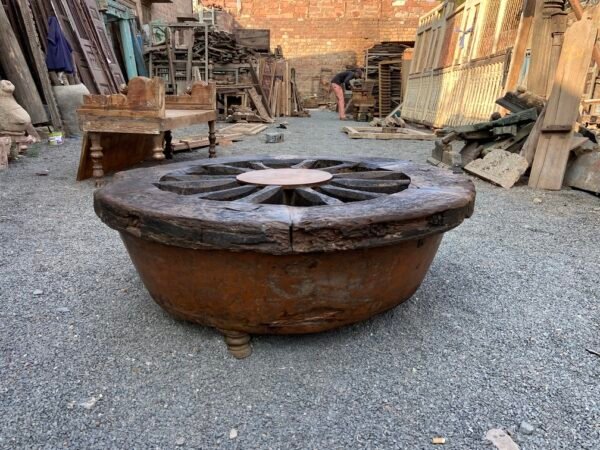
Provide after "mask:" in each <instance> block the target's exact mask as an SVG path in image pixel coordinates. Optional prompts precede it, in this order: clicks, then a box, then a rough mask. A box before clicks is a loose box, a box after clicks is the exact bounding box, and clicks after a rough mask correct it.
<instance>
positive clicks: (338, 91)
mask: <svg viewBox="0 0 600 450" xmlns="http://www.w3.org/2000/svg"><path fill="white" fill-rule="evenodd" d="M362 75H363V71H362V70H361V69H354V70H346V71H344V72H340V73H338V74H337V75H336V76H335V77H333V80H331V89H332V90H333V92H334V94H335V97H336V98H337V106H338V114H339V115H340V120H346V103H345V101H344V89H348V90H350V89H351V86H350V81H352V80H354V79H355V78H361V77H362Z"/></svg>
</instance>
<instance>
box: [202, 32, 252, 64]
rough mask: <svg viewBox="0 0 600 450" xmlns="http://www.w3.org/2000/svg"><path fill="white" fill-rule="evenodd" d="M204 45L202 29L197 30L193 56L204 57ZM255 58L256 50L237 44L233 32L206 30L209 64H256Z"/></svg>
mask: <svg viewBox="0 0 600 450" xmlns="http://www.w3.org/2000/svg"><path fill="white" fill-rule="evenodd" d="M206 45H207V44H206V40H205V38H204V31H202V30H197V31H196V33H195V36H194V46H193V53H194V57H195V58H202V59H203V58H204V52H205V47H206ZM257 59H258V54H257V52H256V51H255V50H253V49H251V48H249V47H246V46H244V45H240V44H238V43H237V42H236V40H235V37H234V35H233V34H231V33H227V32H225V31H209V32H208V62H209V64H217V65H223V64H250V63H253V64H256V61H257Z"/></svg>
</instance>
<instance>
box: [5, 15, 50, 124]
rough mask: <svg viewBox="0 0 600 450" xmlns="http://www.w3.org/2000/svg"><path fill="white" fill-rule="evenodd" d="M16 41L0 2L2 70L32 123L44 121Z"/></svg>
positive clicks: (28, 72)
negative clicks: (12, 85)
mask: <svg viewBox="0 0 600 450" xmlns="http://www.w3.org/2000/svg"><path fill="white" fill-rule="evenodd" d="M18 42H19V41H18V40H17V37H16V36H15V33H14V31H13V29H12V27H11V24H10V22H9V20H8V17H7V15H6V11H5V10H4V7H3V6H2V5H1V4H0V64H1V65H2V70H3V71H4V73H5V74H6V76H7V78H8V80H10V81H11V82H12V83H13V84H14V85H15V87H16V89H15V98H16V100H17V102H18V103H19V104H20V105H21V106H23V108H25V110H26V111H27V112H28V113H29V115H30V116H31V121H32V123H34V124H41V123H46V122H48V115H47V114H46V110H45V109H44V104H43V102H42V98H41V97H40V95H39V93H38V91H37V87H36V85H35V81H34V80H33V77H32V76H31V72H30V71H29V67H28V66H27V61H26V60H25V56H24V55H23V51H22V49H21V47H20V46H19V43H18Z"/></svg>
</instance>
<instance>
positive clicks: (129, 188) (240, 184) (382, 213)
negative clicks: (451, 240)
mask: <svg viewBox="0 0 600 450" xmlns="http://www.w3.org/2000/svg"><path fill="white" fill-rule="evenodd" d="M257 168H258V169H257ZM272 168H276V169H279V168H285V170H286V171H288V172H294V173H292V175H294V177H295V178H294V177H285V179H283V178H281V177H280V175H286V173H287V172H285V171H279V172H278V171H277V170H275V171H272V170H271V169H272ZM289 168H292V170H289ZM305 168H306V169H319V171H324V172H325V173H324V174H323V173H320V174H318V173H316V171H312V172H310V171H306V172H302V170H304V169H305ZM255 169H257V170H262V171H264V173H253V172H252V170H255ZM296 172H299V173H296ZM317 175H318V176H319V177H318V179H316V178H315V179H314V180H313V179H312V178H311V177H313V176H314V177H316V176H317ZM236 177H237V178H236ZM278 177H279V178H278ZM292 178H293V180H292ZM256 180H258V181H256ZM265 180H266V181H265ZM272 180H279V181H276V182H275V184H273V185H272V184H270V183H271V182H272ZM290 180H292V181H293V183H292V181H290ZM253 182H256V185H254V184H252V183H253ZM284 182H285V183H286V184H283V183H284ZM288 182H289V183H292V184H296V185H297V186H292V185H291V184H290V185H288V184H289V183H288ZM248 183H250V184H248ZM307 185H308V186H310V187H306V186H307ZM474 199H475V191H474V188H473V185H472V183H471V182H470V181H468V180H466V179H464V178H462V177H457V176H455V175H452V174H450V173H448V172H445V171H441V170H439V169H436V168H431V167H428V166H420V165H416V164H413V163H409V162H402V161H396V160H377V159H369V160H362V159H356V160H353V159H349V158H346V159H345V160H343V161H331V160H328V159H311V160H303V159H302V158H294V157H283V158H276V157H253V158H248V157H246V158H243V157H242V158H231V159H226V158H222V159H216V160H206V161H196V162H192V163H185V164H178V165H172V166H170V167H169V166H167V167H163V168H153V169H142V170H134V171H129V172H127V173H122V174H119V175H117V176H116V177H115V180H114V181H113V183H111V184H109V185H107V186H106V187H105V188H103V189H100V190H99V191H97V192H96V195H95V208H96V212H97V214H98V215H99V216H100V218H101V219H102V220H103V221H104V222H105V223H106V224H107V225H109V226H110V227H112V228H114V229H116V230H118V231H119V233H120V235H121V238H122V240H123V242H124V243H125V247H126V248H127V251H128V253H129V255H130V257H131V259H132V261H133V263H134V265H135V267H136V269H137V271H138V273H139V275H140V277H141V279H142V281H143V283H144V285H145V286H146V288H147V289H148V291H149V293H150V295H151V296H152V298H153V299H154V300H155V301H156V303H158V304H159V305H160V306H161V307H162V308H163V309H165V310H166V311H167V312H168V313H170V314H172V315H173V316H175V317H178V318H180V319H183V320H187V321H191V322H195V323H198V324H202V325H206V326H210V327H214V328H217V329H218V330H220V331H221V332H222V333H223V334H224V336H225V342H226V343H227V346H228V349H229V351H230V353H231V354H232V355H233V356H235V357H237V358H244V357H246V356H248V355H249V354H250V353H251V347H250V335H251V334H302V333H315V332H320V331H325V330H330V329H334V328H337V327H340V326H343V325H347V324H351V323H354V322H358V321H361V320H365V319H368V318H369V317H372V316H373V315H376V314H379V313H381V312H384V311H386V310H389V309H391V308H394V307H395V306H397V305H399V304H400V303H402V302H404V301H405V300H407V299H409V298H410V297H411V296H412V295H413V294H414V292H415V291H416V290H417V289H418V288H419V286H420V284H421V282H422V281H423V279H424V277H425V275H426V274H427V271H428V269H429V267H430V265H431V262H432V261H433V258H434V257H435V254H436V252H437V249H438V247H439V245H440V242H441V240H442V236H443V234H444V233H445V232H446V231H448V230H450V229H452V228H454V227H456V226H458V225H459V224H460V223H461V222H462V221H463V219H464V218H465V217H469V216H470V214H471V213H472V210H473V203H474Z"/></svg>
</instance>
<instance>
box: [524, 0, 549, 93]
mask: <svg viewBox="0 0 600 450" xmlns="http://www.w3.org/2000/svg"><path fill="white" fill-rule="evenodd" d="M544 3H545V2H544V0H536V4H535V13H534V18H533V24H532V31H531V48H532V49H535V51H533V52H532V54H531V63H530V66H529V74H528V79H527V88H528V89H529V90H530V91H532V92H533V93H534V94H536V95H539V96H541V97H546V93H547V90H548V84H549V83H550V79H549V72H548V66H549V64H550V52H551V47H552V36H551V34H550V18H549V17H546V16H545V15H544Z"/></svg>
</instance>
